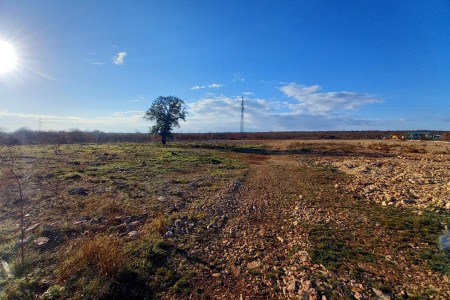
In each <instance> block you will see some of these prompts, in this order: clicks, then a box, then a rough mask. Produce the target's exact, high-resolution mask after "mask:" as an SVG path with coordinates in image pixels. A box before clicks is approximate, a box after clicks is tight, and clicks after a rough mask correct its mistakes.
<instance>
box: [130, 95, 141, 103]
mask: <svg viewBox="0 0 450 300" xmlns="http://www.w3.org/2000/svg"><path fill="white" fill-rule="evenodd" d="M144 100H145V98H144V97H142V96H139V97H137V98H134V99H131V100H128V102H135V103H137V102H142V101H144Z"/></svg>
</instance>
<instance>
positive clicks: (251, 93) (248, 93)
mask: <svg viewBox="0 0 450 300" xmlns="http://www.w3.org/2000/svg"><path fill="white" fill-rule="evenodd" d="M242 94H244V95H246V96H250V95H253V94H255V93H253V92H243V93H242Z"/></svg>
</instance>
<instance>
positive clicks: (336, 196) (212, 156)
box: [0, 141, 450, 300]
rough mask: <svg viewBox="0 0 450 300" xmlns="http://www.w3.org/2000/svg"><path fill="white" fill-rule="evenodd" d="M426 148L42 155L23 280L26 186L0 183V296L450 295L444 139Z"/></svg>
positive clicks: (328, 146) (189, 148) (282, 146)
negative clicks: (18, 189)
mask: <svg viewBox="0 0 450 300" xmlns="http://www.w3.org/2000/svg"><path fill="white" fill-rule="evenodd" d="M430 145H431V144H430ZM136 147H138V148H136ZM430 147H434V148H427V146H426V145H424V144H417V145H416V144H414V145H412V144H405V143H398V144H387V143H381V142H376V143H373V142H370V144H363V143H362V142H359V141H358V142H356V141H346V142H333V143H327V142H321V141H320V142H291V141H289V142H283V141H280V142H278V141H277V142H270V143H268V142H261V141H257V142H252V143H249V144H245V146H244V145H241V144H239V143H238V142H235V143H233V144H229V145H228V144H205V145H197V144H192V145H189V144H188V145H176V146H173V147H172V148H169V147H166V148H160V147H155V146H148V145H139V146H136V145H114V146H108V147H105V146H99V145H87V146H83V147H82V148H79V147H76V146H71V147H67V149H64V151H65V153H66V155H65V156H64V157H63V156H56V157H53V156H52V155H51V153H50V152H49V150H48V149H38V150H40V151H42V153H44V154H42V157H41V158H39V156H38V155H37V154H36V153H37V151H36V149H33V151H34V152H33V153H32V155H33V156H36V157H37V158H39V159H40V161H41V163H40V164H39V165H37V164H36V163H34V168H35V169H37V170H34V171H33V173H34V174H35V178H36V180H34V181H31V180H29V182H30V183H31V184H30V186H31V187H32V188H33V189H32V190H33V191H37V193H35V194H33V196H32V197H33V200H34V202H30V203H31V204H29V206H28V208H27V209H28V212H29V214H27V215H26V216H25V221H26V222H27V223H26V228H25V229H26V232H25V236H26V237H27V240H26V241H24V242H25V243H27V248H26V250H27V253H29V254H28V255H31V259H30V262H31V264H30V266H29V267H28V268H29V269H28V270H25V273H22V274H19V272H18V270H17V265H18V264H17V258H15V255H16V256H17V253H18V252H17V249H18V246H17V245H15V244H14V243H15V242H16V241H17V240H18V231H17V228H18V225H19V224H18V220H19V219H18V216H19V215H18V211H17V209H16V207H15V206H14V203H13V202H12V201H10V200H8V199H13V198H12V196H10V195H14V193H15V190H14V189H10V188H8V186H7V185H6V184H3V185H2V186H1V187H2V189H3V190H4V194H3V196H5V197H4V198H5V199H4V200H2V201H5V202H4V203H6V204H8V205H4V207H3V208H2V211H0V218H1V220H2V226H1V227H0V229H1V230H0V232H1V233H2V235H1V236H0V239H1V241H2V243H3V245H1V246H0V250H1V251H0V252H1V256H2V261H1V263H2V266H3V269H4V270H5V272H4V274H1V273H2V272H0V275H1V276H0V279H2V280H1V282H0V291H1V289H4V291H5V293H4V294H2V295H1V296H4V295H6V296H5V297H6V298H4V299H21V298H20V297H21V295H26V296H27V297H31V298H30V299H32V298H36V299H87V298H89V299H123V297H125V296H127V297H133V298H134V299H321V300H322V299H450V279H449V277H450V254H448V253H446V252H445V251H444V250H443V249H442V248H443V247H442V241H444V239H443V238H442V237H447V238H448V226H449V225H450V213H449V211H450V207H449V205H450V204H449V203H450V199H449V195H450V185H449V181H448V180H449V178H450V174H449V172H450V169H449V167H448V163H449V162H450V155H449V151H448V148H449V146H448V145H447V144H445V145H444V146H442V145H439V147H436V146H435V145H431V146H430ZM137 149H138V150H137ZM28 157H31V155H27V156H25V155H22V156H21V158H25V159H28ZM28 165H32V164H28ZM25 166H27V164H25ZM63 166H64V167H63ZM19 170H20V169H19ZM24 170H27V169H24ZM26 173H29V172H28V171H27V172H26ZM36 174H37V176H36ZM9 184H10V185H11V183H9ZM34 184H36V185H35V186H34ZM30 195H31V194H30ZM55 199H57V201H55ZM33 203H36V204H38V205H34V206H33V205H32V204H33ZM446 226H447V228H446ZM446 230H447V235H446ZM439 237H441V245H440V244H439ZM447 238H445V241H447ZM448 240H450V238H448ZM7 243H8V244H7ZM440 247H441V248H440ZM86 258H88V259H86ZM8 263H9V264H10V265H12V267H11V270H8V271H6V270H7V269H8V268H9V266H8ZM5 266H6V267H5ZM19 271H20V270H19ZM24 274H25V275H24ZM23 291H26V292H27V294H24V292H23ZM7 293H9V294H7ZM8 295H9V298H8ZM11 295H13V296H11ZM30 295H31V296H30ZM1 299H3V298H1Z"/></svg>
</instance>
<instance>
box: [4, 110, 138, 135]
mask: <svg viewBox="0 0 450 300" xmlns="http://www.w3.org/2000/svg"><path fill="white" fill-rule="evenodd" d="M144 113H145V112H144V111H140V110H136V111H123V112H114V113H112V114H110V115H104V116H97V117H93V118H88V117H80V116H73V115H72V116H57V115H38V114H29V113H17V112H9V111H0V121H2V122H3V121H6V122H5V123H7V124H9V126H11V127H12V128H9V129H17V128H20V127H28V128H31V129H37V126H38V121H39V120H41V121H42V125H43V128H44V130H67V129H70V128H80V129H82V130H94V129H98V130H103V131H119V132H123V131H126V132H132V131H134V130H136V129H145V128H146V127H147V124H146V122H145V121H144V120H143V118H142V116H143V115H144Z"/></svg>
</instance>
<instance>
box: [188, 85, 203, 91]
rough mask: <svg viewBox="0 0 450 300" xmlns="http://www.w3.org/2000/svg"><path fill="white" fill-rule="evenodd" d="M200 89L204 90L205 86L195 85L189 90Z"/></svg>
mask: <svg viewBox="0 0 450 300" xmlns="http://www.w3.org/2000/svg"><path fill="white" fill-rule="evenodd" d="M201 89H206V85H196V86H193V87H191V90H201Z"/></svg>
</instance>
